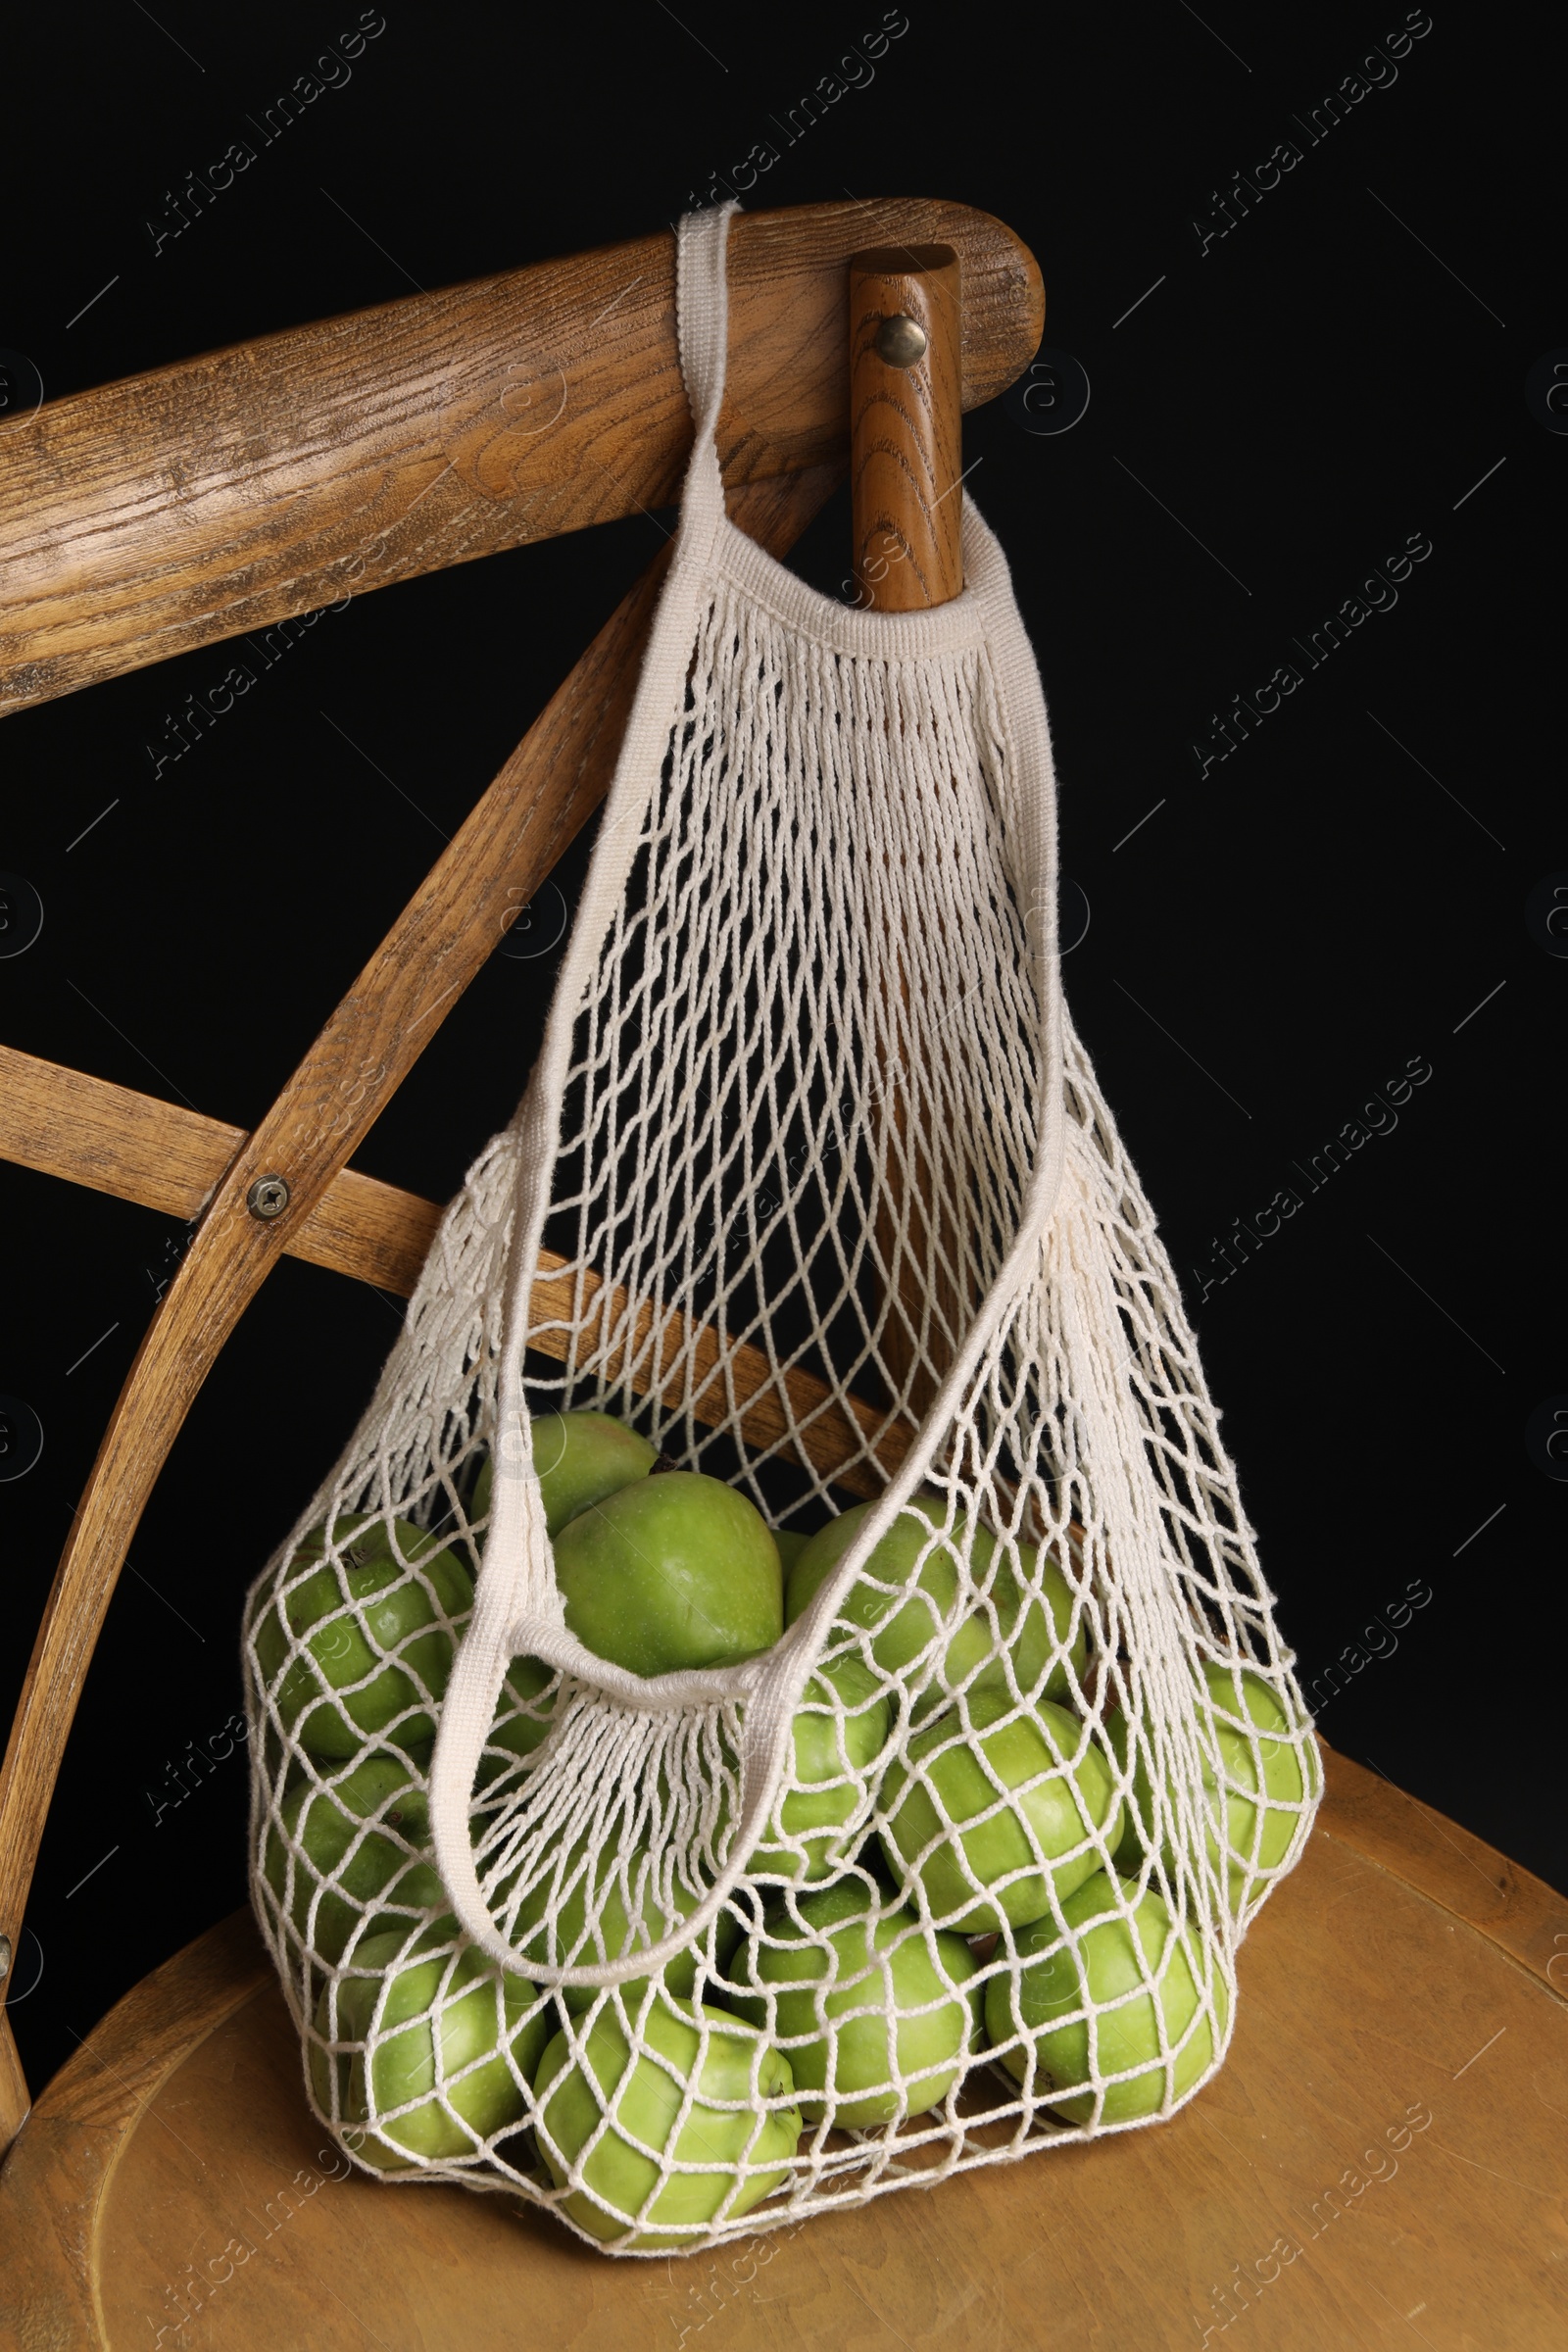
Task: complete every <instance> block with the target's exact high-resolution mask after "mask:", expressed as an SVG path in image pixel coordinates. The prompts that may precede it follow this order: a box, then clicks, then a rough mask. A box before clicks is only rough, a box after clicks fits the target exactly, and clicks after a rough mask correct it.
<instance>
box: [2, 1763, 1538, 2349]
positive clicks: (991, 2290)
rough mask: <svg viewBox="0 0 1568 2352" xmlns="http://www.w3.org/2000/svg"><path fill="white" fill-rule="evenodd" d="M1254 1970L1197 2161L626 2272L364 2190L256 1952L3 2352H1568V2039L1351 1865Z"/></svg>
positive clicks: (1295, 1906) (1312, 1861) (35, 2175)
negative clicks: (1169, 2351)
mask: <svg viewBox="0 0 1568 2352" xmlns="http://www.w3.org/2000/svg"><path fill="white" fill-rule="evenodd" d="M1350 1770H1351V1772H1352V1774H1353V1772H1354V1770H1355V1768H1354V1767H1351V1768H1350ZM1389 1801H1390V1802H1391V1804H1392V1805H1393V1806H1394V1807H1395V1810H1396V1811H1397V1809H1398V1807H1399V1806H1400V1805H1403V1804H1408V1803H1409V1801H1410V1800H1409V1799H1406V1798H1402V1797H1400V1796H1399V1794H1398V1792H1397V1791H1395V1792H1393V1794H1392V1796H1391V1798H1390V1800H1389ZM1239 1968H1240V1976H1241V1999H1240V2002H1239V2005H1238V2015H1237V2030H1236V2037H1235V2041H1234V2043H1233V2046H1232V2050H1231V2054H1230V2057H1229V2059H1228V2061H1227V2063H1226V2066H1225V2068H1224V2069H1223V2071H1222V2072H1221V2074H1220V2075H1219V2076H1218V2078H1217V2079H1216V2080H1215V2081H1214V2082H1212V2083H1210V2084H1209V2085H1208V2086H1207V2087H1206V2088H1205V2089H1204V2090H1202V2091H1201V2092H1200V2093H1199V2095H1198V2097H1197V2098H1196V2099H1195V2100H1194V2101H1193V2102H1192V2104H1191V2105H1190V2106H1189V2107H1187V2108H1186V2109H1184V2110H1183V2112H1182V2113H1181V2114H1180V2115H1178V2116H1177V2117H1176V2118H1175V2119H1174V2120H1173V2121H1172V2122H1171V2123H1169V2124H1166V2125H1161V2126H1157V2127H1155V2128H1153V2129H1151V2130H1146V2131H1133V2132H1127V2133H1122V2134H1112V2135H1110V2136H1108V2137H1105V2138H1103V2139H1101V2140H1100V2141H1098V2142H1092V2143H1089V2144H1087V2145H1076V2146H1069V2147H1062V2148H1059V2149H1056V2150H1053V2151H1043V2152H1042V2153H1040V2154H1038V2155H1033V2156H1030V2157H1028V2158H1026V2159H1024V2160H1023V2161H1022V2162H1020V2163H1015V2164H1008V2165H1001V2166H998V2167H996V2168H995V2169H988V2170H986V2171H983V2172H980V2173H976V2174H971V2175H968V2176H965V2177H963V2178H961V2179H958V2180H951V2181H948V2182H945V2183H944V2184H943V2185H941V2186H940V2187H938V2188H936V2189H935V2190H933V2191H932V2192H931V2193H930V2194H920V2193H918V2192H913V2191H911V2192H908V2193H905V2194H901V2195H896V2196H891V2197H884V2198H882V2199H880V2200H878V2201H877V2202H876V2203H875V2204H873V2205H871V2206H868V2207H861V2208H858V2209H851V2210H847V2211H845V2212H844V2213H843V2214H839V2215H827V2216H824V2217H821V2218H819V2219H817V2220H815V2221H812V2222H810V2223H809V2224H807V2225H806V2226H805V2227H804V2228H802V2229H796V2230H793V2231H778V2232H775V2233H773V2234H768V2235H763V2234H761V2233H759V2235H758V2236H757V2237H755V2238H753V2239H750V2240H747V2241H745V2242H744V2243H743V2244H741V2245H739V2246H735V2247H731V2248H727V2249H725V2250H724V2252H722V2253H721V2254H719V2255H717V2256H707V2255H697V2256H694V2257H692V2258H691V2259H690V2260H687V2261H675V2262H652V2263H639V2262H624V2261H623V2262H613V2261H610V2260H607V2259H606V2258H605V2257H603V2256H601V2255H597V2254H594V2253H591V2252H589V2251H588V2250H586V2249H585V2248H583V2247H582V2246H581V2245H580V2244H578V2243H577V2242H576V2241H575V2240H573V2239H570V2238H568V2237H567V2235H566V2233H565V2232H564V2230H563V2229H560V2228H559V2227H558V2226H557V2225H555V2224H554V2223H552V2222H551V2221H550V2220H549V2219H548V2217H546V2216H544V2215H541V2214H538V2213H537V2212H535V2211H533V2210H531V2209H527V2208H522V2209H519V2208H518V2207H516V2206H515V2204H514V2203H513V2202H512V2201H511V2200H510V2199H508V2198H505V2197H499V2196H497V2197H474V2196H466V2195H465V2194H464V2193H463V2192H462V2191H461V2190H458V2189H452V2188H445V2187H417V2186H405V2187H395V2186H392V2185H389V2184H387V2183H384V2182H379V2181H373V2180H368V2179H366V2178H365V2177H364V2176H363V2175H359V2174H353V2175H349V2176H347V2177H345V2176H344V2174H343V2171H342V2166H341V2160H340V2159H337V2158H335V2157H334V2155H333V2152H332V2151H331V2150H330V2148H328V2147H327V2145H326V2143H325V2140H324V2135H323V2134H322V2132H321V2131H320V2130H319V2127H318V2126H317V2125H316V2123H315V2122H314V2120H313V2119H312V2118H311V2116H310V2115H309V2113H308V2111H307V2109H306V2106H305V2102H304V2098H303V2094H302V2091H301V2087H300V2071H301V2070H300V2057H299V2046H298V2042H297V2040H296V2038H295V2035H294V2034H293V2031H292V2028H291V2026H290V2024H289V2020H288V2017H287V2014H286V2012H285V2010H284V2008H283V2004H282V2001H281V1998H280V1996H279V1994H278V1992H277V1990H276V1988H275V1985H273V1983H272V1982H271V1980H270V1973H269V1972H268V1969H267V1964H266V1962H265V1960H264V1958H263V1955H262V1952H261V1948H260V1945H259V1943H258V1942H257V1940H256V1938H255V1933H254V1930H253V1929H252V1928H251V1926H250V1922H249V1919H248V1916H247V1915H240V1916H239V1917H237V1918H236V1919H235V1920H233V1921H229V1922H225V1923H224V1924H223V1926H222V1927H221V1928H218V1929H215V1930H213V1931H211V1933H210V1934H209V1936H204V1937H202V1938H200V1939H199V1940H198V1942H197V1943H195V1944H193V1945H191V1946H189V1947H188V1948H187V1949H186V1950H185V1951H184V1952H182V1953H180V1954H179V1955H178V1956H177V1957H176V1958H175V1959H173V1960H172V1961H171V1962H169V1963H168V1964H167V1965H166V1967H164V1968H163V1969H160V1970H159V1971H157V1972H156V1974H155V1975H154V1976H153V1977H151V1978H149V1979H148V1980H147V1981H146V1983H145V1984H144V1985H141V1986H139V1987H137V1989H136V1990H135V1991H134V1992H132V1993H130V1994H129V1995H127V1996H126V1999H125V2000H124V2001H123V2002H122V2003H120V2005H119V2006H118V2007H117V2008H116V2009H115V2010H113V2011H112V2012H111V2013H110V2015H109V2016H108V2017H107V2018H106V2019H105V2020H104V2022H103V2024H102V2025H101V2026H100V2027H99V2028H98V2029H97V2030H96V2031H95V2032H94V2034H92V2035H91V2037H90V2039H89V2042H88V2044H87V2045H86V2047H85V2048H84V2049H83V2050H82V2051H80V2052H78V2054H77V2055H76V2057H74V2058H73V2060H72V2061H71V2062H70V2063H69V2065H68V2066H67V2067H66V2068H64V2069H63V2070H62V2073H61V2074H60V2076H59V2077H57V2079H56V2081H55V2082H54V2083H52V2084H51V2085H50V2087H49V2089H48V2090H47V2091H46V2092H45V2094H44V2096H43V2097H42V2099H40V2101H39V2104H38V2108H37V2110H36V2112H35V2113H34V2115H33V2117H32V2118H31V2119H30V2121H29V2122H28V2124H27V2127H26V2129H25V2131H24V2133H23V2135H22V2138H21V2139H20V2141H19V2142H18V2144H17V2146H16V2148H15V2149H14V2150H13V2153H12V2155H11V2158H10V2161H9V2163H8V2165H7V2167H6V2171H5V2173H4V2175H3V2177H0V2247H3V2251H4V2257H5V2259H4V2262H3V2263H0V2278H3V2279H4V2281H5V2283H4V2285H3V2286H0V2298H3V2299H0V2346H4V2347H5V2348H6V2352H23V2348H24V2347H25V2352H36V2348H37V2347H41V2346H51V2347H52V2346H56V2345H59V2346H66V2345H70V2346H72V2347H76V2346H78V2345H80V2346H90V2347H94V2348H95V2352H129V2348H130V2347H133V2346H134V2347H136V2348H137V2352H140V2348H141V2347H145V2346H150V2345H157V2344H159V2343H160V2342H161V2343H162V2345H164V2346H168V2347H172V2346H173V2345H175V2344H177V2345H178V2346H180V2347H181V2352H257V2348H258V2347H266V2348H267V2352H275V2348H276V2347H278V2346H280V2345H288V2346H293V2345H295V2344H300V2345H309V2346H310V2347H311V2352H363V2348H364V2347H366V2346H368V2345H375V2344H379V2345H381V2346H383V2347H386V2348H387V2352H406V2348H407V2352H502V2348H503V2347H506V2352H513V2347H515V2345H516V2344H517V2343H518V2342H519V2341H522V2340H525V2341H527V2342H530V2343H531V2342H536V2341H537V2342H540V2343H545V2344H563V2345H569V2346H570V2347H571V2352H622V2347H623V2346H625V2345H628V2344H636V2345H639V2346H640V2345H643V2344H648V2345H650V2346H653V2347H655V2352H662V2347H666V2346H667V2347H668V2348H669V2352H708V2347H709V2346H713V2347H716V2348H717V2352H724V2347H733V2352H798V2348H799V2347H809V2348H810V2352H816V2348H817V2347H821V2348H822V2352H828V2348H829V2347H831V2352H883V2348H884V2347H886V2346H887V2345H889V2344H893V2343H898V2342H903V2343H904V2344H905V2345H907V2346H923V2345H931V2344H936V2343H939V2342H940V2343H945V2344H952V2345H954V2346H955V2347H956V2346H962V2347H963V2352H970V2347H973V2348H974V2352H1017V2348H1019V2347H1022V2348H1023V2352H1163V2347H1166V2346H1171V2347H1179V2348H1182V2352H1185V2347H1186V2346H1188V2345H1192V2346H1194V2347H1200V2348H1201V2347H1202V2346H1204V2345H1209V2346H1217V2345H1218V2344H1219V2342H1220V2341H1221V2340H1222V2337H1223V2334H1224V2333H1226V2332H1229V2329H1230V2328H1231V2327H1236V2326H1238V2325H1242V2326H1243V2333H1242V2335H1241V2336H1240V2337H1238V2338H1236V2339H1235V2340H1236V2342H1237V2343H1238V2344H1239V2345H1241V2346H1243V2347H1245V2346H1246V2345H1248V2344H1251V2345H1254V2346H1256V2347H1258V2352H1324V2348H1325V2347H1332V2352H1406V2348H1407V2347H1409V2346H1411V2345H1412V2344H1424V2345H1426V2346H1427V2347H1429V2352H1556V2347H1557V2346H1558V2345H1559V2344H1560V2342H1561V2341H1562V2309H1563V2302H1562V2294H1563V2290H1562V2283H1561V2278H1562V2271H1563V2267H1564V2264H1565V2262H1568V2212H1565V2206H1564V2198H1565V2195H1568V2158H1565V2137H1564V2132H1563V2129H1562V2126H1563V2121H1564V2119H1565V2118H1568V2007H1565V2005H1564V2003H1563V2002H1562V2001H1561V2000H1560V1999H1558V1998H1556V1997H1555V1996H1554V1995H1553V1994H1552V1993H1551V1992H1549V1991H1548V1990H1547V1989H1546V1987H1545V1986H1544V1985H1541V1984H1538V1983H1536V1982H1534V1981H1532V1979H1531V1978H1529V1977H1528V1976H1527V1975H1525V1974H1524V1973H1523V1972H1522V1971H1521V1970H1520V1969H1518V1968H1516V1967H1515V1966H1514V1965H1513V1963H1512V1961H1511V1960H1510V1959H1509V1958H1508V1956H1507V1955H1506V1953H1505V1952H1504V1951H1503V1950H1501V1949H1499V1947H1498V1946H1497V1945H1496V1944H1495V1943H1494V1942H1492V1941H1489V1940H1488V1938H1487V1937H1486V1936H1485V1935H1484V1934H1483V1933H1482V1932H1481V1931H1479V1930H1477V1929H1473V1928H1471V1927H1469V1926H1468V1925H1466V1924H1464V1923H1463V1922H1461V1921H1459V1920H1456V1919H1455V1918H1454V1917H1453V1916H1452V1915H1451V1914H1450V1913H1448V1912H1446V1911H1445V1910H1444V1909H1442V1908H1441V1907H1440V1906H1438V1905H1436V1904H1434V1903H1432V1902H1431V1901H1429V1900H1428V1899H1427V1898H1426V1897H1425V1896H1424V1895H1422V1894H1421V1893H1420V1892H1419V1891H1418V1890H1417V1889H1416V1888H1414V1887H1411V1886H1409V1885H1407V1884H1406V1883H1404V1882H1403V1881H1402V1880H1401V1879H1399V1878H1398V1877H1397V1876H1396V1875H1393V1874H1392V1873H1390V1872H1388V1871H1386V1870H1385V1869H1383V1868H1381V1867H1379V1866H1377V1865H1375V1864H1373V1863H1371V1862H1369V1861H1368V1860H1367V1859H1366V1858H1365V1857H1364V1856H1363V1855H1361V1854H1360V1853H1359V1852H1357V1851H1356V1850H1354V1849H1353V1847H1351V1846H1350V1845H1349V1844H1348V1842H1347V1841H1345V1840H1342V1839H1340V1838H1336V1837H1334V1836H1329V1835H1323V1834H1321V1833H1320V1834H1318V1835H1316V1836H1314V1838H1313V1839H1312V1840H1311V1843H1310V1845H1309V1847H1308V1850H1307V1853H1306V1855H1305V1857H1304V1858H1303V1861H1302V1863H1301V1866H1300V1868H1299V1871H1298V1872H1297V1873H1296V1874H1295V1876H1294V1877H1293V1878H1292V1879H1290V1880H1288V1881H1287V1882H1286V1884H1285V1885H1284V1886H1283V1887H1281V1888H1280V1890H1279V1891H1278V1892H1277V1893H1276V1894H1275V1895H1274V1896H1273V1898H1272V1899H1271V1900H1270V1902H1269V1903H1268V1904H1267V1906H1266V1907H1265V1909H1264V1911H1263V1912H1262V1914H1261V1916H1260V1918H1259V1919H1258V1921H1257V1922H1256V1924H1255V1926H1254V1927H1253V1929H1252V1931H1251V1933H1250V1936H1249V1937H1248V1939H1247V1942H1246V1944H1245V1945H1244V1947H1243V1949H1242V1953H1241V1956H1240V1962H1239ZM181 2037H183V2040H184V2050H183V2053H182V2054H179V2055H176V2056H175V2057H174V2060H173V2062H172V2063H171V2062H170V2052H171V2045H172V2043H175V2042H177V2041H178V2040H179V2039H180V2038H181ZM117 2084H118V2088H117ZM1374 2149H1377V2150H1380V2151H1382V2152H1381V2153H1380V2154H1378V2155H1376V2156H1369V2151H1371V2150H1374ZM1244 2323H1245V2324H1244ZM160 2327H164V2328H165V2329H166V2330H167V2332H166V2333H165V2335H164V2336H163V2337H162V2338H161V2339H160V2338H159V2335H158V2329H159V2328H160ZM1205 2328H1206V2329H1207V2330H1208V2331H1209V2332H1208V2333H1207V2334H1206V2335H1205V2333H1204V2330H1205ZM710 2330H711V2332H710Z"/></svg>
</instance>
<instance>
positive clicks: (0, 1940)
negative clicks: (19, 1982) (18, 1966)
mask: <svg viewBox="0 0 1568 2352" xmlns="http://www.w3.org/2000/svg"><path fill="white" fill-rule="evenodd" d="M10 1974H11V1938H10V1936H0V1983H3V1982H4V1981H5V1979H6V1978H7V1977H9V1976H10Z"/></svg>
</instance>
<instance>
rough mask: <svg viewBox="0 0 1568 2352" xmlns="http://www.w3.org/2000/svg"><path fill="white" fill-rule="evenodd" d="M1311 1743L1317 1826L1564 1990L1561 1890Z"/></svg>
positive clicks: (1565, 1917) (1566, 1921)
mask: <svg viewBox="0 0 1568 2352" xmlns="http://www.w3.org/2000/svg"><path fill="white" fill-rule="evenodd" d="M1318 1744H1319V1746H1320V1747H1321V1748H1322V1750H1323V1762H1324V1766H1325V1772H1324V1789H1323V1802H1322V1805H1321V1807H1320V1808H1319V1812H1318V1828H1319V1829H1320V1830H1321V1831H1322V1832H1323V1834H1324V1835H1325V1836H1326V1837H1329V1838H1337V1839H1338V1840H1339V1841H1340V1842H1341V1843H1342V1844H1344V1845H1348V1846H1351V1847H1353V1848H1354V1850H1355V1851H1356V1852H1357V1853H1358V1854H1360V1855H1362V1856H1363V1857H1364V1858H1365V1859H1366V1860H1367V1861H1368V1862H1372V1863H1375V1864H1376V1865H1377V1867H1378V1868H1379V1869H1380V1870H1387V1871H1392V1872H1393V1873H1394V1875H1395V1876H1396V1877H1397V1878H1400V1879H1403V1880H1404V1881H1405V1882H1406V1884H1407V1885H1409V1886H1411V1887H1417V1888H1419V1890H1420V1892H1421V1893H1422V1894H1424V1895H1425V1896H1426V1897H1427V1899H1428V1901H1429V1902H1433V1903H1436V1904H1438V1905H1439V1906H1440V1908H1441V1909H1443V1910H1445V1911H1450V1912H1452V1914H1453V1916H1454V1917H1455V1918H1456V1919H1461V1920H1463V1921H1465V1923H1466V1924H1467V1925H1468V1926H1470V1927H1472V1928H1477V1929H1479V1930H1480V1932H1481V1934H1482V1935H1483V1936H1488V1937H1489V1938H1490V1939H1491V1941H1492V1942H1494V1943H1495V1944H1496V1945H1497V1946H1498V1947H1499V1948H1500V1949H1501V1950H1503V1951H1505V1952H1508V1953H1510V1954H1511V1955H1512V1957H1513V1958H1514V1959H1515V1960H1517V1961H1518V1963H1519V1965H1520V1967H1521V1968H1527V1969H1529V1971H1530V1973H1531V1974H1532V1976H1536V1977H1539V1978H1540V1979H1541V1982H1542V1983H1543V1984H1544V1985H1550V1986H1551V1989H1552V1990H1553V1992H1555V1993H1558V1994H1560V1995H1562V1996H1563V1997H1564V1998H1568V1896H1563V1895H1561V1894H1559V1893H1558V1892H1557V1891H1556V1889H1555V1887H1548V1886H1547V1885H1546V1884H1545V1883H1544V1880H1541V1879H1538V1878H1537V1877H1536V1876H1535V1874H1534V1873H1533V1872H1531V1871H1528V1870H1526V1869H1525V1868H1524V1866H1523V1864H1522V1863H1518V1862H1510V1861H1509V1859H1508V1857H1507V1855H1506V1854H1499V1853H1498V1851H1497V1849H1496V1847H1495V1846H1493V1845H1488V1844H1487V1842H1486V1840H1485V1839H1484V1838H1478V1837H1476V1836H1475V1834H1474V1832H1473V1831H1470V1830H1465V1829H1461V1828H1460V1826H1459V1824H1458V1823H1457V1822H1456V1821H1450V1820H1449V1819H1448V1818H1447V1816H1446V1814H1443V1813H1439V1812H1437V1811H1435V1810H1434V1808H1433V1807H1432V1806H1431V1805H1424V1804H1422V1803H1421V1801H1420V1800H1419V1798H1417V1797H1413V1796H1410V1795H1408V1794H1407V1793H1406V1792H1405V1790H1404V1789H1397V1788H1396V1787H1395V1786H1394V1784H1393V1782H1392V1781H1387V1780H1385V1779H1384V1778H1383V1776H1382V1775H1381V1774H1380V1773H1376V1772H1368V1771H1367V1769H1366V1767H1365V1766H1364V1765H1362V1764H1356V1763H1353V1762H1352V1761H1351V1759H1350V1758H1349V1757H1348V1756H1342V1755H1341V1754H1340V1753H1339V1751H1338V1749H1336V1748H1332V1747H1330V1746H1329V1744H1328V1742H1327V1741H1326V1740H1319V1742H1318Z"/></svg>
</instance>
